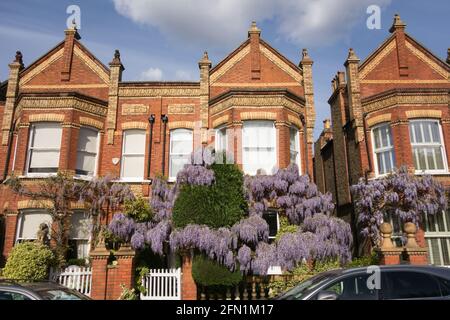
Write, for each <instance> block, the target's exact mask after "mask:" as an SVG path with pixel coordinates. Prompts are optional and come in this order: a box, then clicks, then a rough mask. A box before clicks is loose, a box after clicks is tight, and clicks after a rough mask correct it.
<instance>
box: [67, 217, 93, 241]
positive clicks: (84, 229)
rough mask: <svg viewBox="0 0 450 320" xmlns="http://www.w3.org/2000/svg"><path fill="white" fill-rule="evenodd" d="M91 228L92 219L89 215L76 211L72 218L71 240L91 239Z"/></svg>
mask: <svg viewBox="0 0 450 320" xmlns="http://www.w3.org/2000/svg"><path fill="white" fill-rule="evenodd" d="M90 227H91V223H90V219H89V217H88V215H87V213H85V212H83V211H75V212H74V213H73V214H72V216H71V217H70V232H69V238H70V239H86V240H87V239H89V234H90V232H89V230H90Z"/></svg>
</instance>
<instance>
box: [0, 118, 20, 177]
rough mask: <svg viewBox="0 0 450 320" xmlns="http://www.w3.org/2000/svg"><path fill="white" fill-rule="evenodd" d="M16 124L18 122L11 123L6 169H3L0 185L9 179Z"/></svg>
mask: <svg viewBox="0 0 450 320" xmlns="http://www.w3.org/2000/svg"><path fill="white" fill-rule="evenodd" d="M16 122H17V120H15V121H11V126H10V129H9V139H8V149H7V151H6V159H5V168H4V169H3V176H2V180H1V181H0V183H3V182H4V181H5V180H6V177H8V167H9V161H10V160H11V149H12V141H13V133H14V128H15V127H16Z"/></svg>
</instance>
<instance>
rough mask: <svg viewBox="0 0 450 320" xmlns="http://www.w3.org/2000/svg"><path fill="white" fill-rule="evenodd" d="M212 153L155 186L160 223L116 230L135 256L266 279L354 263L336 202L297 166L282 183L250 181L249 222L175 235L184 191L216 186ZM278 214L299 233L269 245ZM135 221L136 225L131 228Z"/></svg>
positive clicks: (280, 177)
mask: <svg viewBox="0 0 450 320" xmlns="http://www.w3.org/2000/svg"><path fill="white" fill-rule="evenodd" d="M208 150H209V149H204V150H200V151H196V152H194V153H193V155H192V157H191V163H190V164H187V165H185V167H184V168H183V170H181V171H180V172H179V173H178V176H177V182H176V183H175V184H174V185H169V184H168V183H167V182H166V181H164V180H163V179H160V178H157V179H154V181H153V187H152V196H151V201H150V204H151V207H152V209H153V212H154V216H153V218H152V221H149V222H146V223H134V224H133V221H132V219H131V218H128V217H127V216H125V215H124V214H117V215H116V216H115V217H114V219H113V221H112V222H111V224H110V225H109V230H110V231H111V232H112V233H113V234H114V235H116V236H117V237H119V238H122V239H124V241H129V242H130V243H131V245H132V247H133V248H135V249H143V248H146V247H148V248H150V249H151V250H152V251H153V252H155V253H157V254H163V253H164V248H165V247H166V246H167V247H169V248H170V250H172V251H188V250H194V251H195V252H198V253H202V254H204V255H206V256H207V257H209V258H210V259H212V260H215V261H217V262H219V263H220V264H223V265H225V266H226V267H228V268H229V269H230V270H236V269H239V270H240V271H242V272H244V273H253V274H261V275H264V274H266V273H267V271H268V269H269V267H270V266H273V265H280V266H281V267H282V268H283V269H285V270H292V269H293V268H295V267H296V266H298V265H299V264H302V263H305V262H306V261H315V260H328V259H338V260H339V261H340V262H342V263H345V262H347V261H348V260H350V259H351V254H350V248H351V245H352V237H351V231H350V227H349V225H348V224H347V223H345V222H344V221H343V220H340V219H338V218H334V217H330V214H331V212H332V211H333V209H334V205H333V203H332V199H331V195H330V194H321V193H320V192H319V191H318V190H317V187H316V186H315V185H314V184H313V183H312V182H311V181H310V179H309V178H308V177H307V176H300V175H299V172H298V168H297V166H295V165H293V166H290V167H289V168H287V169H281V170H279V171H278V172H277V173H276V174H275V175H260V176H255V177H246V179H245V183H244V186H243V187H244V188H245V192H246V196H247V200H248V202H249V212H248V215H247V216H246V217H245V218H243V219H242V220H240V221H239V222H237V223H235V224H234V225H233V226H232V227H230V228H228V227H227V228H226V227H222V228H217V229H215V228H212V227H209V226H205V225H196V224H189V225H187V226H186V227H184V228H177V229H174V228H173V225H172V209H173V206H174V202H175V200H176V197H177V195H178V192H179V190H180V187H181V185H183V184H187V185H202V186H210V185H213V184H214V182H215V181H214V171H213V170H211V169H210V166H211V165H212V164H213V163H214V155H213V154H211V152H210V151H208ZM271 207H276V208H278V209H280V214H284V215H286V216H287V217H288V219H289V221H290V223H292V224H295V225H298V226H299V228H298V229H297V231H296V232H291V233H285V234H283V235H282V236H281V237H280V238H279V239H277V241H274V242H272V243H270V242H269V226H268V224H267V222H266V221H265V220H264V219H263V217H262V216H263V213H264V212H265V211H266V210H267V209H268V208H271ZM130 220H131V221H130Z"/></svg>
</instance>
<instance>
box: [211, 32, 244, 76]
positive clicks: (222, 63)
mask: <svg viewBox="0 0 450 320" xmlns="http://www.w3.org/2000/svg"><path fill="white" fill-rule="evenodd" d="M249 44H250V38H248V39H247V40H245V41H244V42H242V43H241V44H240V45H239V47H237V48H236V49H234V50H233V51H232V52H231V53H230V54H229V55H227V56H226V57H225V58H224V59H222V61H220V62H219V63H218V64H217V65H215V66H214V67H213V68H211V70H210V71H209V74H213V73H214V72H215V71H217V70H218V69H219V68H220V67H221V66H223V65H224V64H225V63H227V62H228V61H229V60H230V59H231V58H233V57H234V56H235V55H236V54H238V53H239V52H240V51H241V50H242V49H244V48H245V47H246V46H247V45H249Z"/></svg>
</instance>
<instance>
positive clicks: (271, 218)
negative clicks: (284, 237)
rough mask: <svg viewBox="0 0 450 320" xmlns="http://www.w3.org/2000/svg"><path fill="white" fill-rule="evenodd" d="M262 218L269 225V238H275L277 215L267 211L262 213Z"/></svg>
mask: <svg viewBox="0 0 450 320" xmlns="http://www.w3.org/2000/svg"><path fill="white" fill-rule="evenodd" d="M262 217H263V219H264V220H266V222H267V224H268V225H269V237H273V238H274V237H276V235H277V232H278V213H277V212H273V211H267V212H264V213H263V216H262Z"/></svg>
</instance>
